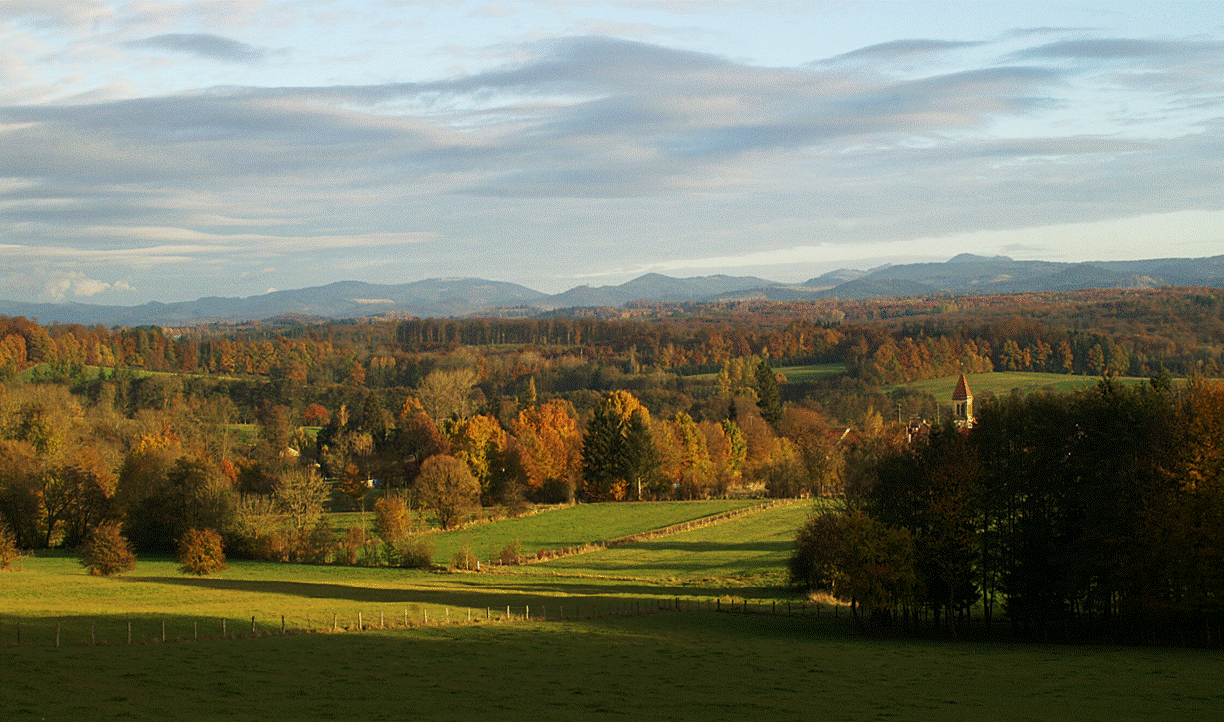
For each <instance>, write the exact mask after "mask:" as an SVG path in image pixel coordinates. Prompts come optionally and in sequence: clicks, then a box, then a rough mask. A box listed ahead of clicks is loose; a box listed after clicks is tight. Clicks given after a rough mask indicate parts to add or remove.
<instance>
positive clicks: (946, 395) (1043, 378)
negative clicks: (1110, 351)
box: [884, 371, 1148, 400]
mask: <svg viewBox="0 0 1224 722" xmlns="http://www.w3.org/2000/svg"><path fill="white" fill-rule="evenodd" d="M965 378H966V380H968V382H969V390H970V391H972V392H973V395H974V396H977V397H982V396H1006V395H1007V394H1010V393H1011V392H1012V391H1015V392H1017V393H1020V394H1028V393H1032V392H1034V391H1050V392H1057V393H1065V392H1068V391H1079V390H1081V389H1086V388H1090V387H1092V386H1095V385H1096V384H1097V383H1099V382H1100V380H1101V379H1100V377H1098V376H1070V375H1067V374H1047V373H1037V372H1030V371H997V372H992V373H987V374H966V376H965ZM959 379H960V376H959V375H958V376H947V377H944V378H941V379H927V380H924V381H913V382H910V383H908V384H900V385H899V386H890V387H887V388H885V389H884V390H885V391H889V390H891V389H895V388H899V387H901V386H905V387H908V388H911V389H918V390H920V391H928V392H930V394H931V395H932V396H934V397H935V398H936V399H940V400H945V399H950V398H952V392H953V391H954V390H956V382H957V381H958V380H959ZM1117 380H1118V381H1120V382H1122V383H1128V384H1139V383H1147V381H1148V380H1147V379H1145V378H1137V377H1130V376H1121V377H1118V378H1117Z"/></svg>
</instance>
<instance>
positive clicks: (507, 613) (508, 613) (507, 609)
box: [506, 604, 510, 619]
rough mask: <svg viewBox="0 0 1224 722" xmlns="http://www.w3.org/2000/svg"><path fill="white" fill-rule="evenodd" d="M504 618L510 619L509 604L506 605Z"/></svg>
mask: <svg viewBox="0 0 1224 722" xmlns="http://www.w3.org/2000/svg"><path fill="white" fill-rule="evenodd" d="M506 619H510V605H509V604H507V605H506Z"/></svg>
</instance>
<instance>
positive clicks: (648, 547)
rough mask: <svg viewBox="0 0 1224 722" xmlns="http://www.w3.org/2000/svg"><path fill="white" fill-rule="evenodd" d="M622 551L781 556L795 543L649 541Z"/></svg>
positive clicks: (790, 549)
mask: <svg viewBox="0 0 1224 722" xmlns="http://www.w3.org/2000/svg"><path fill="white" fill-rule="evenodd" d="M621 548H623V549H640V550H642V551H645V552H653V551H676V552H685V553H692V554H701V553H706V552H736V553H739V552H774V553H782V554H790V552H791V551H792V550H793V549H794V548H795V542H794V541H793V540H790V539H787V540H785V541H776V542H768V541H756V542H711V541H693V542H686V541H670V540H653V539H652V540H650V541H645V542H641V543H638V544H630V545H626V546H624V547H621Z"/></svg>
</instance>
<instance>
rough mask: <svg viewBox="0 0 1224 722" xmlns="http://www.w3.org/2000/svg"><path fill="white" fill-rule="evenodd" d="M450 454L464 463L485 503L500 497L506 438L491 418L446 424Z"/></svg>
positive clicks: (484, 417) (482, 417)
mask: <svg viewBox="0 0 1224 722" xmlns="http://www.w3.org/2000/svg"><path fill="white" fill-rule="evenodd" d="M446 426H447V430H448V431H449V433H448V436H449V437H450V440H451V449H452V451H451V453H452V455H454V456H455V458H457V459H460V460H462V461H464V462H465V463H466V464H467V465H468V468H469V469H471V471H472V476H473V477H475V478H476V481H477V483H479V484H480V497H481V500H482V501H483V502H484V503H486V504H492V503H493V502H494V500H495V499H497V498H500V492H501V488H500V487H501V486H503V484H504V482H505V474H504V473H503V470H504V468H505V465H506V454H507V450H508V437H507V436H506V432H505V430H504V429H502V427H501V424H499V423H498V422H497V419H496V418H495V417H493V416H487V415H484V414H480V415H477V416H472V417H469V418H466V419H460V420H457V421H453V422H450V423H448V424H447V425H446Z"/></svg>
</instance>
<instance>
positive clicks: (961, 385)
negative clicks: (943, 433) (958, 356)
mask: <svg viewBox="0 0 1224 722" xmlns="http://www.w3.org/2000/svg"><path fill="white" fill-rule="evenodd" d="M952 423H954V424H956V428H958V429H972V428H973V392H972V391H970V390H969V381H968V380H966V379H965V375H964V374H961V377H960V380H959V381H957V382H956V390H955V391H953V392H952Z"/></svg>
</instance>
